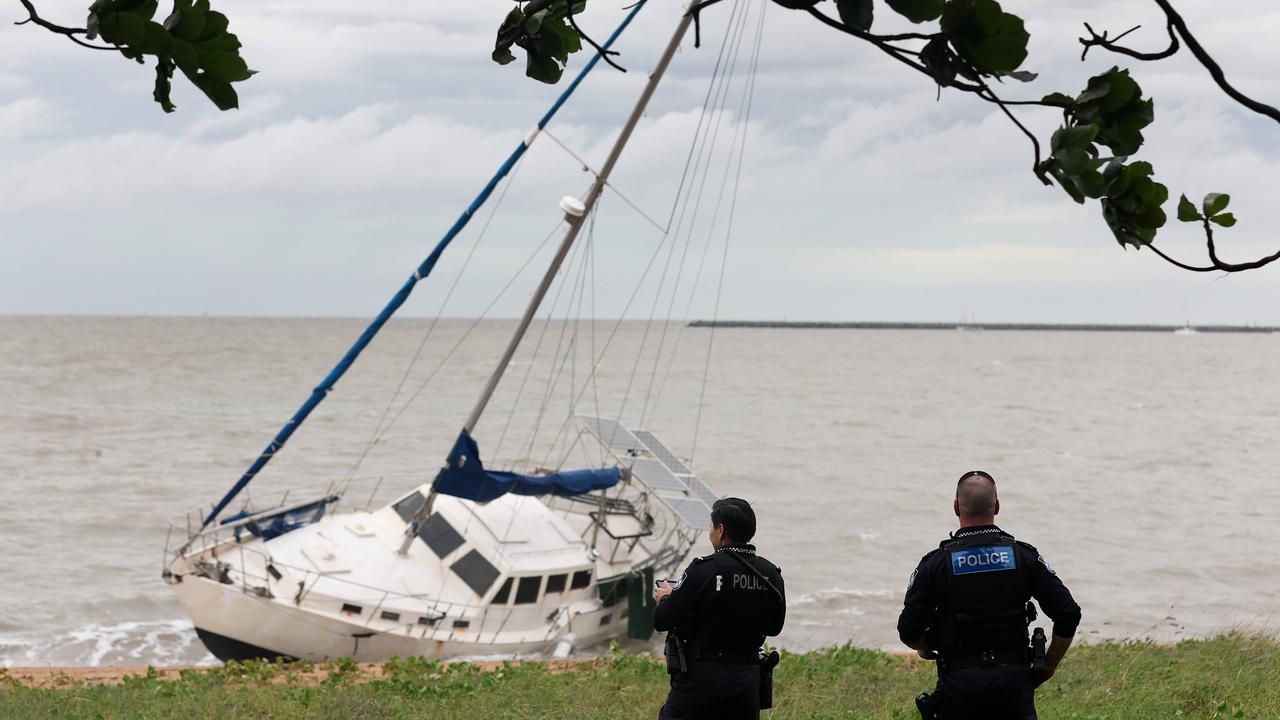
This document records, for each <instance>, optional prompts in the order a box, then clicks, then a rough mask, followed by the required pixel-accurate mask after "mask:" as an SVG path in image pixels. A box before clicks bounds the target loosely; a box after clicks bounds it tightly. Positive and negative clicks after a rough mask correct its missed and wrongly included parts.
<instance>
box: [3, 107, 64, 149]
mask: <svg viewBox="0 0 1280 720" xmlns="http://www.w3.org/2000/svg"><path fill="white" fill-rule="evenodd" d="M55 122H56V119H55V116H54V110H53V107H52V105H51V104H50V103H49V102H48V101H46V100H45V99H44V98H40V97H29V98H24V99H22V100H14V101H13V102H11V103H9V104H8V105H0V141H17V140H22V139H24V138H33V137H38V136H40V135H41V134H43V133H46V132H48V131H49V130H50V129H51V127H52V125H53V124H54V123H55Z"/></svg>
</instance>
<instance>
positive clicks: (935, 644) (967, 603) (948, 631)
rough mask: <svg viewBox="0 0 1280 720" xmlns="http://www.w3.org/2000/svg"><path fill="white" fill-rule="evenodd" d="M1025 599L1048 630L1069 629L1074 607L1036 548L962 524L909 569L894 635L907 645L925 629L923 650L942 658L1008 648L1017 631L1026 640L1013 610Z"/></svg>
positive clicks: (1074, 621) (1076, 619)
mask: <svg viewBox="0 0 1280 720" xmlns="http://www.w3.org/2000/svg"><path fill="white" fill-rule="evenodd" d="M1031 598H1035V600H1036V603H1037V604H1038V605H1039V606H1040V610H1041V611H1042V612H1043V613H1044V614H1045V615H1047V616H1048V617H1049V618H1050V619H1051V620H1053V634H1054V635H1057V636H1058V637H1063V638H1070V637H1072V636H1073V635H1075V632H1076V627H1077V626H1078V625H1079V624H1080V606H1079V605H1077V604H1076V601H1075V599H1074V598H1072V597H1071V592H1070V591H1069V590H1067V587H1066V586H1065V585H1063V584H1062V581H1061V580H1060V579H1058V576H1057V574H1056V573H1054V571H1053V567H1052V566H1050V565H1049V563H1048V562H1047V561H1046V560H1045V559H1044V557H1043V556H1042V555H1041V554H1040V552H1039V551H1037V550H1036V549H1035V548H1034V547H1032V546H1031V545H1029V544H1027V543H1024V542H1021V541H1018V540H1014V538H1013V537H1012V536H1011V535H1008V534H1006V533H1004V532H1003V531H1001V530H1000V528H998V527H996V526H995V525H979V526H973V527H967V528H963V529H961V530H959V531H957V532H955V533H952V535H951V537H950V538H949V539H948V540H945V541H943V542H942V543H941V544H940V545H939V547H938V549H936V550H934V551H932V552H930V553H929V554H928V555H925V556H924V557H923V558H921V560H920V564H919V565H918V566H917V567H916V569H915V571H914V572H913V573H911V579H910V580H909V581H908V584H907V593H906V597H905V599H904V601H903V608H902V614H901V615H900V616H899V618H898V637H899V638H901V639H902V642H903V643H906V644H908V645H914V644H918V643H919V641H920V639H921V638H922V637H926V633H928V637H927V641H928V646H929V649H931V650H938V651H940V652H942V654H943V656H944V657H946V655H947V652H948V651H952V652H955V653H956V654H967V653H969V652H971V651H983V650H987V649H1002V648H1011V647H1014V646H1015V645H1016V644H1017V642H1019V639H1018V638H1019V637H1020V638H1021V640H1020V642H1021V646H1022V647H1026V637H1027V635H1026V620H1025V619H1019V618H1018V617H1016V616H1017V615H1020V614H1021V613H1022V609H1023V607H1024V606H1025V605H1026V602H1027V601H1028V600H1029V599H1031ZM996 636H999V638H998V644H996V643H995V642H994V640H993V639H994V638H996ZM983 642H992V643H993V644H992V645H990V646H988V647H982V646H981V643H983Z"/></svg>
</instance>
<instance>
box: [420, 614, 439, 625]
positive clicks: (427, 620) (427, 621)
mask: <svg viewBox="0 0 1280 720" xmlns="http://www.w3.org/2000/svg"><path fill="white" fill-rule="evenodd" d="M439 619H440V618H433V617H427V616H426V615H419V616H418V624H419V625H435V624H436V621H437V620H439Z"/></svg>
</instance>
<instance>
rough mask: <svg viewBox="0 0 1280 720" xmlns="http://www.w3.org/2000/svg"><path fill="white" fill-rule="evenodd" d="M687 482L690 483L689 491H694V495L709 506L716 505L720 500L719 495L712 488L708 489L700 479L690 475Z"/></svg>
mask: <svg viewBox="0 0 1280 720" xmlns="http://www.w3.org/2000/svg"><path fill="white" fill-rule="evenodd" d="M685 480H686V481H687V482H688V483H689V489H690V490H692V491H693V494H694V495H696V496H697V497H698V498H699V499H701V500H702V502H704V503H706V504H707V505H708V506H711V505H714V504H715V502H716V501H717V500H719V499H720V496H719V495H717V494H715V492H714V491H712V490H711V488H709V487H707V485H706V483H704V482H702V481H701V480H699V479H698V478H696V477H694V476H692V475H689V476H688V477H687V478H685Z"/></svg>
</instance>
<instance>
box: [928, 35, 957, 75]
mask: <svg viewBox="0 0 1280 720" xmlns="http://www.w3.org/2000/svg"><path fill="white" fill-rule="evenodd" d="M920 62H922V63H924V67H925V69H926V70H928V71H929V75H931V76H932V77H933V79H934V81H935V82H937V83H938V84H939V85H941V86H943V87H946V86H948V85H950V84H951V83H952V82H954V81H955V79H956V56H955V54H954V53H952V52H951V46H950V45H949V44H948V43H947V39H946V38H945V37H936V38H934V39H932V40H930V41H929V42H927V43H925V46H924V48H923V49H921V51H920Z"/></svg>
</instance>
